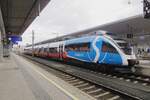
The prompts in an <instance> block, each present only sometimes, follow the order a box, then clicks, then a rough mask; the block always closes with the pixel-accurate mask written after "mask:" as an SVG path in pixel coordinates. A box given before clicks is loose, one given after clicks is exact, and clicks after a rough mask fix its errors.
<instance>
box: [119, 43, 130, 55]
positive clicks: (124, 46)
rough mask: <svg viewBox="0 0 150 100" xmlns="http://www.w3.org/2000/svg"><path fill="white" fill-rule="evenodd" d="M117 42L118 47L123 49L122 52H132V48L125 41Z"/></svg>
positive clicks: (128, 53)
mask: <svg viewBox="0 0 150 100" xmlns="http://www.w3.org/2000/svg"><path fill="white" fill-rule="evenodd" d="M117 44H118V45H119V46H120V48H121V49H122V50H123V52H124V53H125V54H127V55H131V54H132V48H131V47H130V46H129V44H128V43H126V42H117Z"/></svg>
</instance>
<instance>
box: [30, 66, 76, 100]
mask: <svg viewBox="0 0 150 100" xmlns="http://www.w3.org/2000/svg"><path fill="white" fill-rule="evenodd" d="M31 68H32V69H33V70H34V71H36V72H37V73H38V74H40V75H41V76H42V77H43V78H45V79H46V80H48V81H49V82H50V83H52V84H54V85H55V86H56V87H57V88H59V89H60V90H61V91H63V92H64V93H65V94H67V95H69V96H70V97H71V98H72V99H73V100H79V99H78V98H77V97H75V96H74V95H72V94H71V93H69V92H68V91H66V90H65V89H64V88H62V87H61V86H60V85H58V84H57V83H55V82H54V81H52V80H50V79H49V78H48V77H46V76H45V75H44V74H43V73H41V72H40V71H38V70H37V69H35V68H33V67H31Z"/></svg>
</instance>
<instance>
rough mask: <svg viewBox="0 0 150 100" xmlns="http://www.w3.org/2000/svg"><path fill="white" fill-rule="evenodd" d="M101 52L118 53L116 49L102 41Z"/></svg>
mask: <svg viewBox="0 0 150 100" xmlns="http://www.w3.org/2000/svg"><path fill="white" fill-rule="evenodd" d="M102 52H110V53H118V52H117V50H116V49H115V48H114V47H113V46H112V45H111V44H110V43H107V42H104V41H103V42H102Z"/></svg>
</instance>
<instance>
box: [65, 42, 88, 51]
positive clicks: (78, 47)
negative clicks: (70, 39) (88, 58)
mask: <svg viewBox="0 0 150 100" xmlns="http://www.w3.org/2000/svg"><path fill="white" fill-rule="evenodd" d="M65 50H66V51H77V52H87V51H90V43H78V44H69V45H66V46H65Z"/></svg>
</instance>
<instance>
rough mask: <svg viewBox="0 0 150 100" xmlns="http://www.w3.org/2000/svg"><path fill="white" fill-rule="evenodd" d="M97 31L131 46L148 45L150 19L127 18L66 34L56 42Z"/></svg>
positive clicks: (149, 39) (141, 16)
mask: <svg viewBox="0 0 150 100" xmlns="http://www.w3.org/2000/svg"><path fill="white" fill-rule="evenodd" d="M99 30H103V31H107V32H111V33H115V34H116V35H117V36H118V37H120V38H123V39H126V40H129V41H130V42H133V44H139V45H143V44H147V45H150V19H145V18H144V17H143V15H136V16H132V17H128V18H125V19H121V20H117V21H114V22H110V23H106V24H103V25H99V26H96V27H93V28H89V29H86V30H81V31H78V32H74V33H66V34H68V35H65V36H62V37H59V38H57V40H61V39H63V38H66V37H76V36H80V35H84V34H87V33H92V32H95V31H99ZM128 34H131V35H132V36H133V37H131V38H127V35H128ZM53 40H55V39H53ZM49 41H52V40H49ZM143 41H144V42H143Z"/></svg>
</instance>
